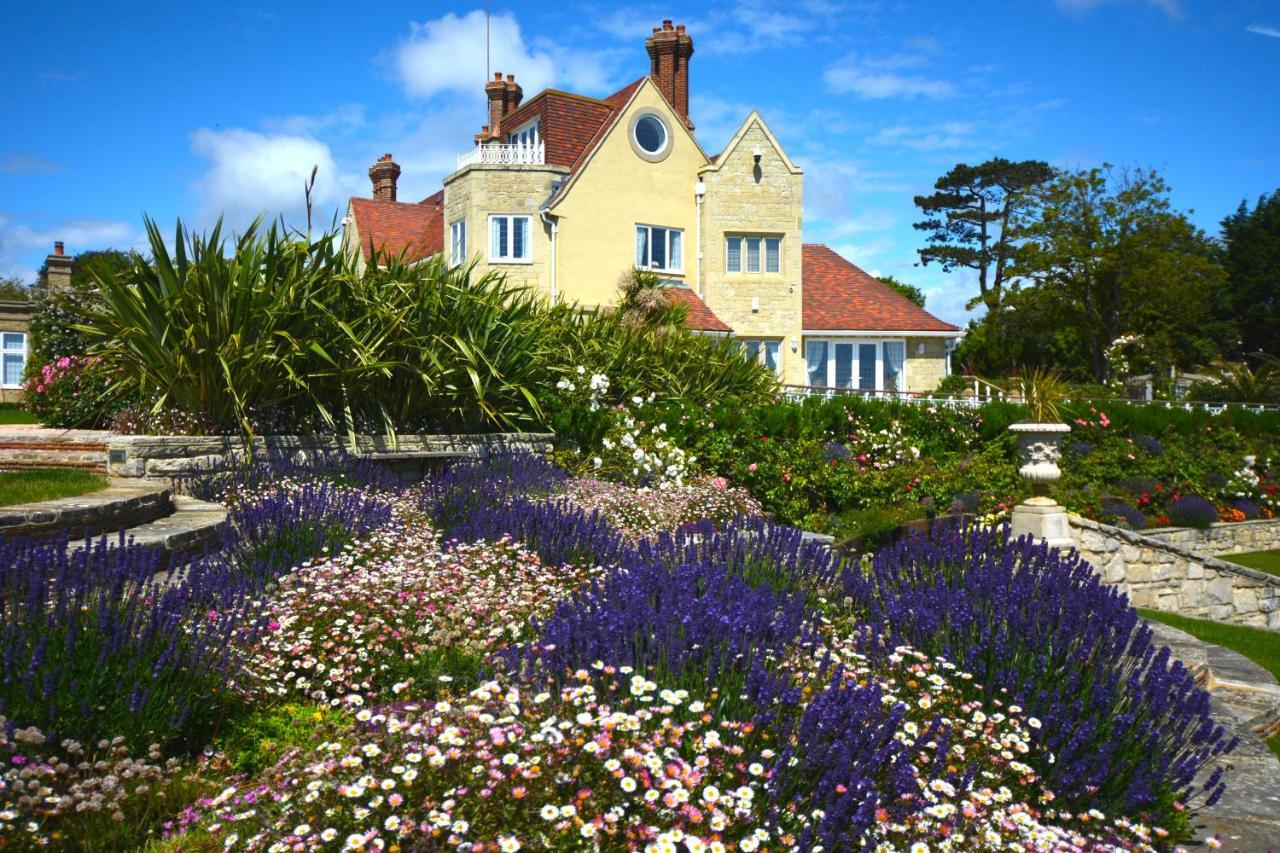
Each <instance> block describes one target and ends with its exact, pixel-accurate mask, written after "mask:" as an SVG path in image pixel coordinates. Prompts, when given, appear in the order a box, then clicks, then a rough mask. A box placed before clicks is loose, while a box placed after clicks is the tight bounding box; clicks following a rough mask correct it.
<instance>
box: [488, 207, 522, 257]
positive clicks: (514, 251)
mask: <svg viewBox="0 0 1280 853" xmlns="http://www.w3.org/2000/svg"><path fill="white" fill-rule="evenodd" d="M532 260H533V247H532V246H531V245H530V244H529V217H528V216H518V215H511V214H499V213H492V214H490V215H489V261H490V262H491V263H498V264H527V263H530V262H531V261H532Z"/></svg>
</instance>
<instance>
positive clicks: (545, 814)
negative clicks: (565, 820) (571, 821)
mask: <svg viewBox="0 0 1280 853" xmlns="http://www.w3.org/2000/svg"><path fill="white" fill-rule="evenodd" d="M538 814H539V815H540V816H541V817H542V819H543V820H555V819H556V818H558V817H560V810H559V809H558V808H556V807H555V806H552V805H545V806H543V807H542V811H540V812H538Z"/></svg>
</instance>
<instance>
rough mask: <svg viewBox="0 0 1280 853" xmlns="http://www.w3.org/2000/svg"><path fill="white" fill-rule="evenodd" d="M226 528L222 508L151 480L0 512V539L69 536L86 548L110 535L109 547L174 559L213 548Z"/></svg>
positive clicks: (117, 482) (113, 484)
mask: <svg viewBox="0 0 1280 853" xmlns="http://www.w3.org/2000/svg"><path fill="white" fill-rule="evenodd" d="M226 524H227V509H226V507H224V506H222V505H221V504H215V503H209V502H208V501H201V500H196V499H195V498H190V497H186V496H183V495H175V494H173V492H172V490H171V489H170V487H169V486H168V485H166V484H164V483H160V482H156V481H152V480H134V479H127V480H112V481H111V482H110V485H109V486H108V487H107V488H105V489H102V490H100V491H97V492H90V493H89V494H86V495H78V496H76V497H70V498H58V499H56V500H50V501H40V502H37V503H29V504H16V505H13V506H7V507H0V537H9V536H24V535H26V536H57V535H61V534H63V533H66V534H67V535H69V536H70V537H71V545H70V547H72V548H83V547H84V546H85V542H86V541H88V538H89V537H98V536H106V537H107V540H108V544H109V545H118V544H119V543H121V542H133V543H135V544H137V545H142V546H145V547H148V548H156V549H159V550H160V551H162V552H163V553H164V554H165V562H166V563H167V562H169V560H171V559H172V558H173V557H175V556H180V555H185V554H191V553H195V552H198V551H200V550H202V549H203V548H205V547H206V546H208V545H212V544H214V543H215V542H216V541H217V540H218V538H219V536H220V535H221V534H222V531H223V530H224V529H225V528H226Z"/></svg>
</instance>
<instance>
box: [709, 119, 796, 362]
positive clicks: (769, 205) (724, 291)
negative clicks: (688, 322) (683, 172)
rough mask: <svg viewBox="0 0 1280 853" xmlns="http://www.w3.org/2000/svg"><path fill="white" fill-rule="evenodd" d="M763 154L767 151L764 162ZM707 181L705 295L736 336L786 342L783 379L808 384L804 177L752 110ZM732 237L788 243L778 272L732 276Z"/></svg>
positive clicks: (783, 344) (785, 245) (782, 357)
mask: <svg viewBox="0 0 1280 853" xmlns="http://www.w3.org/2000/svg"><path fill="white" fill-rule="evenodd" d="M756 151H759V152H760V160H759V162H758V163H757V162H756V160H755V154H754V152H756ZM700 177H701V179H702V181H703V183H704V184H705V186H706V195H705V197H704V201H703V204H702V224H701V231H702V246H701V249H702V258H701V260H700V262H699V263H700V265H701V266H700V270H701V273H700V276H699V280H700V281H701V286H702V297H703V299H704V301H705V302H706V303H707V306H708V307H709V308H710V309H711V310H712V311H714V312H715V314H716V316H717V317H719V318H720V319H721V320H723V321H725V322H726V323H728V324H729V325H730V326H731V327H733V330H734V335H735V336H736V337H740V338H772V339H776V340H780V342H781V347H780V348H779V352H780V355H781V361H782V376H783V381H784V382H786V383H788V384H794V385H799V384H803V383H804V381H805V379H804V377H805V372H804V353H803V351H802V349H801V347H800V333H801V329H802V319H803V318H802V312H803V290H802V284H801V278H802V276H801V270H802V266H801V259H802V248H801V242H802V236H801V235H802V233H803V230H802V229H803V224H804V223H803V201H804V174H803V173H802V172H801V171H800V170H799V169H797V168H796V167H795V166H794V164H792V163H791V161H790V160H789V159H788V158H787V156H786V154H785V153H783V151H782V150H781V149H780V148H779V147H778V146H777V144H776V143H775V141H774V139H773V135H772V134H770V133H769V132H768V130H767V128H766V127H765V124H764V122H763V121H762V120H761V119H760V117H759V116H757V115H755V114H754V113H753V114H752V116H751V118H749V119H748V120H747V122H746V124H745V125H744V127H743V129H742V130H741V131H739V133H738V135H737V136H736V137H735V139H734V141H733V142H731V143H730V147H729V148H727V149H726V150H725V152H724V154H723V155H721V157H720V158H719V159H718V160H717V161H716V163H715V165H714V166H712V167H709V168H707V169H706V170H704V171H703V173H702V174H701V176H700ZM730 236H761V237H780V238H782V248H781V256H780V258H779V261H780V264H779V272H777V273H766V272H763V271H761V272H759V273H748V272H738V273H731V272H728V271H727V270H726V264H727V258H728V250H727V246H726V239H727V238H728V237H730ZM763 267H764V259H763V258H762V259H761V269H762V270H763ZM793 344H794V348H793Z"/></svg>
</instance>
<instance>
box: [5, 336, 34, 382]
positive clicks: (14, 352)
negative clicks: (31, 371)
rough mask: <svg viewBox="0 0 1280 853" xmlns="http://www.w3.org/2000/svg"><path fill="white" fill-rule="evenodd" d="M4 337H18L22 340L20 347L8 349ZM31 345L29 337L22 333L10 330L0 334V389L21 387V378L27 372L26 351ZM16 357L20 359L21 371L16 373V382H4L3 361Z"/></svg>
mask: <svg viewBox="0 0 1280 853" xmlns="http://www.w3.org/2000/svg"><path fill="white" fill-rule="evenodd" d="M4 335H18V336H20V337H21V338H22V344H21V346H16V347H10V346H9V344H8V341H7V340H5V339H4V337H3V336H4ZM30 343H31V336H30V335H29V334H27V333H26V332H23V331H18V330H12V331H4V332H0V388H5V389H18V388H21V387H22V376H23V374H24V373H25V372H26V370H27V349H28V347H29V346H30ZM14 356H16V357H17V358H18V359H20V361H19V364H20V366H21V368H22V369H21V370H19V371H18V381H17V383H16V384H11V383H8V382H4V381H3V379H4V361H5V360H6V359H8V358H12V357H14Z"/></svg>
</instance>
